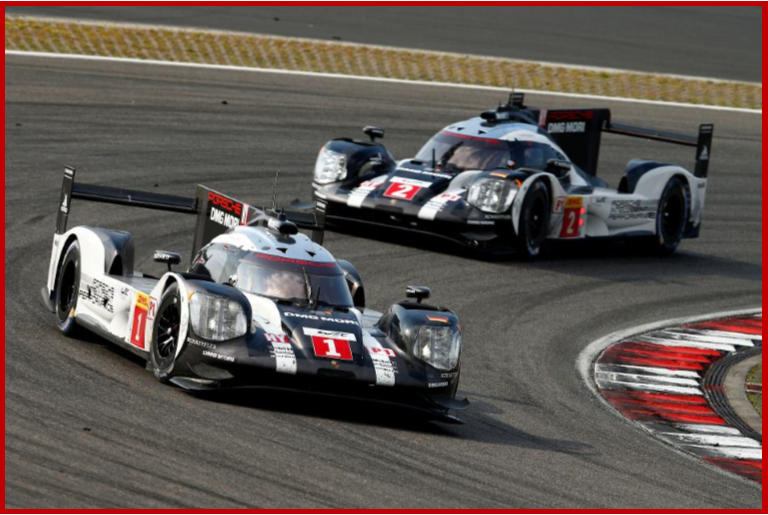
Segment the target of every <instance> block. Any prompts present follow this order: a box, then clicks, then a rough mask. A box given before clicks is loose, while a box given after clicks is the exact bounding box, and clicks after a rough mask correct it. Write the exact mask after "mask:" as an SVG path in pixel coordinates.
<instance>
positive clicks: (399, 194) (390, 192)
mask: <svg viewBox="0 0 768 515" xmlns="http://www.w3.org/2000/svg"><path fill="white" fill-rule="evenodd" d="M419 191H421V186H414V185H412V184H403V183H400V182H393V183H392V185H391V186H390V187H389V188H387V191H385V192H384V196H385V197H388V198H396V199H400V200H408V201H410V200H413V199H414V198H415V197H416V195H417V194H418V193H419Z"/></svg>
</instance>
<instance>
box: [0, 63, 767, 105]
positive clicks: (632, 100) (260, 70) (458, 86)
mask: <svg viewBox="0 0 768 515" xmlns="http://www.w3.org/2000/svg"><path fill="white" fill-rule="evenodd" d="M5 55H6V56H22V57H44V58H50V59H76V60H83V61H101V62H112V63H129V64H144V65H152V66H173V67H177V68H198V69H203V70H220V71H226V70H229V71H241V72H251V73H267V74H276V75H294V76H298V77H314V78H322V79H345V80H359V81H366V82H382V83H390V84H404V85H414V86H432V87H439V88H456V89H469V90H475V91H494V92H502V93H505V94H506V93H509V91H510V88H500V87H495V86H478V85H472V84H453V83H448V82H427V81H417V80H404V79H387V78H382V77H358V76H355V75H343V74H337V73H317V72H302V71H294V70H278V69H272V68H248V67H243V66H227V65H219V64H200V63H180V62H172V61H157V60H151V59H147V60H145V59H135V58H128V57H125V58H123V57H103V56H92V55H77V54H56V53H49V52H24V51H19V50H6V51H5ZM515 91H517V92H519V93H525V94H531V95H541V96H550V97H562V98H580V99H586V100H598V101H605V102H621V103H629V104H640V105H654V106H664V107H683V108H695V109H704V110H709V111H723V112H731V113H744V114H759V115H760V116H762V115H763V110H762V109H745V108H740V107H723V106H712V105H698V104H685V103H682V102H663V101H659V100H643V99H635V98H623V97H607V96H602V95H587V94H582V93H558V92H553V91H538V90H531V89H516V90H515Z"/></svg>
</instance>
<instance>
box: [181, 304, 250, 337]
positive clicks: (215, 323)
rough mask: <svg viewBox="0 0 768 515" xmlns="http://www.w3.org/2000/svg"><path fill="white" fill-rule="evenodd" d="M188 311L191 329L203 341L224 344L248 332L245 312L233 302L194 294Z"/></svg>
mask: <svg viewBox="0 0 768 515" xmlns="http://www.w3.org/2000/svg"><path fill="white" fill-rule="evenodd" d="M189 311H190V318H191V319H192V329H193V330H194V331H195V334H197V335H198V336H199V337H200V338H203V339H205V340H210V341H214V342H224V341H227V340H234V339H235V338H240V337H241V336H244V335H245V334H246V333H247V332H248V320H247V319H246V316H245V310H244V309H243V306H241V305H240V303H239V302H237V301H235V300H232V299H228V298H225V297H214V296H212V295H207V294H205V293H199V292H196V293H195V294H194V295H193V296H192V301H191V302H190V304H189Z"/></svg>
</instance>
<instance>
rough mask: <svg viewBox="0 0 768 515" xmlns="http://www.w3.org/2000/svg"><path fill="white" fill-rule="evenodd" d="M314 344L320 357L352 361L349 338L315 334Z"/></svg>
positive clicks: (316, 353) (316, 354)
mask: <svg viewBox="0 0 768 515" xmlns="http://www.w3.org/2000/svg"><path fill="white" fill-rule="evenodd" d="M312 345H313V346H314V348H315V356H317V357H318V358H328V359H340V360H343V361H352V347H351V346H350V344H349V341H348V340H336V339H334V338H325V337H323V336H313V337H312Z"/></svg>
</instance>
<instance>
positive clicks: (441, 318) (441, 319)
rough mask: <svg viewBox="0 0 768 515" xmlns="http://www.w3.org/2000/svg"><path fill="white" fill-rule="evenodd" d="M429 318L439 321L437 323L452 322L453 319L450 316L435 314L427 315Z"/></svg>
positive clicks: (432, 320)
mask: <svg viewBox="0 0 768 515" xmlns="http://www.w3.org/2000/svg"><path fill="white" fill-rule="evenodd" d="M427 320H429V321H430V322H437V323H440V324H450V323H451V321H450V320H449V319H448V318H446V317H438V316H433V315H427Z"/></svg>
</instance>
